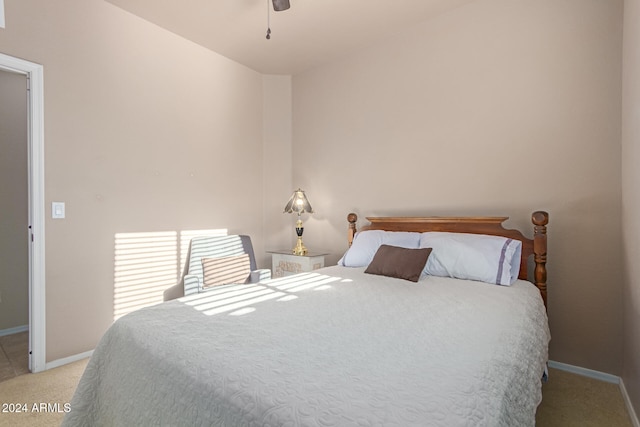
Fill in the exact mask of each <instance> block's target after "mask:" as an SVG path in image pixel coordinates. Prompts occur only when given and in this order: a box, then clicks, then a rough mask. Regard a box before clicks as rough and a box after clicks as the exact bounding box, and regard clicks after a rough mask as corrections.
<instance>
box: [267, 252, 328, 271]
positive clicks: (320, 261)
mask: <svg viewBox="0 0 640 427" xmlns="http://www.w3.org/2000/svg"><path fill="white" fill-rule="evenodd" d="M267 252H269V253H270V254H271V277H274V278H275V277H283V276H290V275H292V274H296V273H302V272H309V271H313V270H317V269H319V268H322V267H324V256H325V255H328V254H326V253H317V252H309V253H308V254H307V255H294V254H292V253H291V250H277V251H267Z"/></svg>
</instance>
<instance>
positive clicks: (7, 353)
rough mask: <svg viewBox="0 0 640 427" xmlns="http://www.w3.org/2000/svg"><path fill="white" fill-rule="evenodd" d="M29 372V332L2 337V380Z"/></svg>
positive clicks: (0, 377)
mask: <svg viewBox="0 0 640 427" xmlns="http://www.w3.org/2000/svg"><path fill="white" fill-rule="evenodd" d="M28 372H29V332H28V331H26V332H20V333H17V334H11V335H5V336H3V337H0V381H5V380H8V379H11V378H14V377H17V376H18V375H22V374H26V373H28Z"/></svg>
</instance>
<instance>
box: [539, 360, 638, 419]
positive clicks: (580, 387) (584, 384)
mask: <svg viewBox="0 0 640 427" xmlns="http://www.w3.org/2000/svg"><path fill="white" fill-rule="evenodd" d="M536 425H538V426H542V427H547V426H548V427H556V426H557V427H632V426H633V425H632V423H631V418H630V417H629V413H628V412H627V408H626V406H625V404H624V400H623V398H622V393H621V392H620V386H618V384H611V383H607V382H603V381H598V380H594V379H592V378H587V377H583V376H580V375H575V374H572V373H569V372H565V371H560V370H558V369H549V381H548V382H547V383H545V384H543V385H542V403H541V404H540V406H539V407H538V412H537V414H536Z"/></svg>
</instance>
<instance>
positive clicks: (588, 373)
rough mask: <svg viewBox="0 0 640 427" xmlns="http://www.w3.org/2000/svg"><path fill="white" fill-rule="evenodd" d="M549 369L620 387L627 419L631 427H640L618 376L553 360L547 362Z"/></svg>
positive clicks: (639, 422)
mask: <svg viewBox="0 0 640 427" xmlns="http://www.w3.org/2000/svg"><path fill="white" fill-rule="evenodd" d="M549 367H550V368H554V369H559V370H561V371H566V372H571V373H572V374H576V375H582V376H583V377H588V378H593V379H595V380H600V381H605V382H608V383H613V384H618V387H620V393H622V399H623V400H624V404H625V406H626V407H627V412H628V413H629V418H631V423H632V424H633V427H640V421H639V420H638V414H636V410H635V408H634V407H633V405H632V404H631V399H630V398H629V394H628V393H627V389H626V388H625V386H624V381H622V378H620V377H619V376H617V375H611V374H606V373H604V372H600V371H594V370H592V369H587V368H581V367H579V366H574V365H568V364H566V363H561V362H555V361H553V360H550V361H549Z"/></svg>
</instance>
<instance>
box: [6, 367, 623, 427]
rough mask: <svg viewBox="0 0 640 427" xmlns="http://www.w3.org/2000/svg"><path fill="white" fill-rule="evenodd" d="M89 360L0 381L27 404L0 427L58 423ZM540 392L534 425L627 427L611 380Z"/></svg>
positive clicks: (561, 381)
mask: <svg viewBox="0 0 640 427" xmlns="http://www.w3.org/2000/svg"><path fill="white" fill-rule="evenodd" d="M88 360H89V359H84V360H81V361H78V362H74V363H71V364H69V365H65V366H61V367H59V368H55V369H51V370H49V371H45V372H40V373H37V374H25V375H21V376H18V377H16V378H12V379H10V380H7V381H3V382H0V404H4V403H8V404H10V403H14V404H16V403H20V404H26V405H27V412H23V413H2V412H0V426H2V427H4V426H7V427H8V426H11V427H14V426H15V427H21V426H24V427H27V426H28V427H33V426H36V427H40V426H42V427H44V426H59V425H60V423H61V422H62V418H63V417H64V404H65V403H69V402H70V401H71V397H72V396H73V392H74V390H75V388H76V386H77V384H78V381H79V380H80V377H81V375H82V372H83V371H84V368H85V367H86V365H87V362H88ZM542 393H543V401H542V404H541V405H540V407H539V408H538V413H537V416H536V425H537V426H538V427H573V426H579V427H630V426H632V424H631V421H630V419H629V415H628V413H627V411H626V408H625V405H624V402H623V399H622V394H621V393H620V389H619V387H618V385H616V384H610V383H606V382H601V381H597V380H594V379H591V378H586V377H582V376H578V375H574V374H571V373H568V372H563V371H559V370H557V369H551V370H550V376H549V381H548V382H547V383H545V384H544V385H543V387H542ZM43 403H44V404H45V406H46V404H50V405H48V406H46V409H47V411H44V412H38V411H34V410H33V409H34V407H33V405H34V404H35V405H36V408H37V409H40V408H41V404H43ZM56 404H57V405H56ZM43 408H44V407H43ZM50 410H51V411H52V412H49V411H50Z"/></svg>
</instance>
